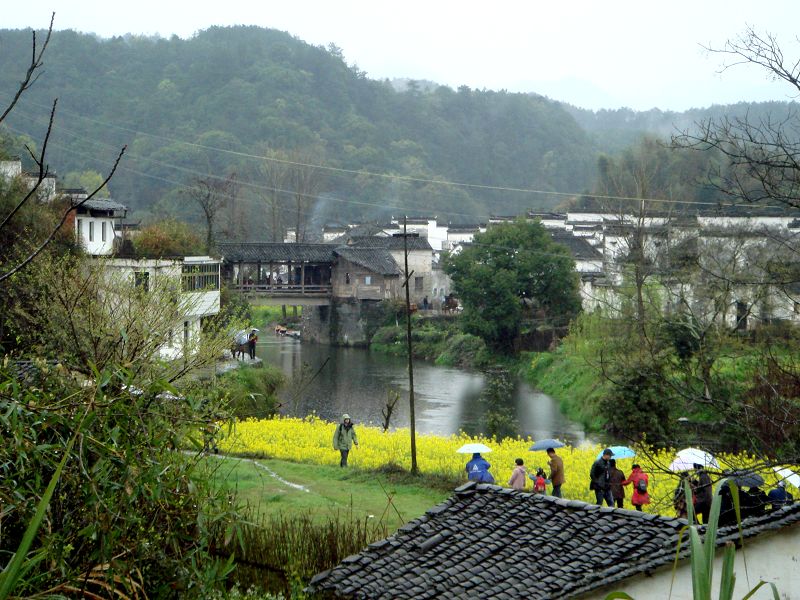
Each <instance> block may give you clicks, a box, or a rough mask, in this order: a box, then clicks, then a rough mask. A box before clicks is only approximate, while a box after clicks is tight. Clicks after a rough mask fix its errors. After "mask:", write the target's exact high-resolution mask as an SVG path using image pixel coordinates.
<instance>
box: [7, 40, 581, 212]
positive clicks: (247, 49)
mask: <svg viewBox="0 0 800 600" xmlns="http://www.w3.org/2000/svg"><path fill="white" fill-rule="evenodd" d="M0 40H2V43H3V53H2V54H0V89H2V90H10V89H14V87H13V83H14V82H15V81H17V80H18V79H19V77H20V75H19V69H20V65H24V64H25V58H26V56H27V54H29V52H30V32H26V31H10V30H3V31H0ZM45 66H46V73H44V74H43V76H42V77H41V78H40V80H39V81H38V82H37V83H36V85H35V86H34V87H33V88H32V89H31V91H30V94H29V96H28V97H27V98H26V102H25V104H24V106H21V107H20V109H19V110H18V111H16V112H15V114H14V115H13V118H12V119H9V124H10V125H11V126H12V127H13V128H14V130H15V131H16V132H17V133H19V132H22V133H25V134H28V135H30V136H31V137H32V138H33V139H41V137H42V135H41V134H42V131H43V128H44V126H45V125H46V120H47V114H48V111H47V107H48V105H49V103H50V102H51V100H52V99H53V98H55V97H58V98H59V99H60V100H59V115H58V119H57V121H56V128H55V132H54V138H53V141H52V152H53V154H52V164H54V165H58V169H59V170H60V171H61V172H62V173H67V172H71V171H81V172H82V171H85V170H94V171H99V172H104V171H106V170H107V169H108V166H109V161H110V160H111V159H112V157H113V155H114V154H115V152H114V149H117V148H119V147H121V146H122V145H124V144H127V145H128V147H129V151H128V155H127V157H126V159H125V162H124V164H123V169H121V170H120V172H119V173H118V174H117V176H115V178H114V182H113V184H112V189H111V192H112V195H113V196H114V197H116V198H117V199H119V200H121V201H123V202H125V203H127V204H128V205H130V206H131V207H133V208H135V209H137V210H138V211H153V210H159V209H160V210H162V211H168V210H171V211H173V212H174V211H177V212H179V213H181V212H182V213H188V212H190V211H189V208H190V207H189V206H186V205H187V202H186V201H185V198H184V199H183V202H181V199H180V198H179V197H176V196H175V195H174V193H173V192H174V191H175V190H176V189H180V187H181V186H182V185H185V184H186V183H187V182H188V181H189V180H191V179H192V178H193V177H197V176H200V177H202V176H206V175H208V174H212V175H224V174H227V173H230V172H236V174H237V177H239V178H240V180H243V181H246V182H248V183H252V184H254V185H259V181H260V178H261V176H260V175H259V173H258V161H257V160H255V159H252V158H247V157H245V156H242V154H241V153H244V154H253V155H259V156H261V155H263V153H264V152H265V149H266V148H267V147H269V148H271V149H280V150H286V151H302V152H303V153H304V155H307V156H313V157H314V161H313V163H314V164H325V165H329V166H330V167H335V168H341V169H347V170H352V171H356V172H358V171H370V172H378V173H390V174H397V175H401V176H405V177H414V178H420V179H425V180H441V179H445V180H450V181H457V182H469V183H473V184H480V185H488V186H491V185H503V186H509V187H515V188H534V189H538V190H559V191H574V190H581V191H582V190H585V189H587V188H588V186H589V185H590V183H591V173H592V168H593V152H592V149H591V147H590V144H589V139H588V137H587V136H586V134H585V133H584V132H583V130H582V129H581V128H580V127H579V126H578V125H577V124H576V123H575V121H574V119H573V118H572V117H571V116H570V115H569V114H568V113H567V112H566V111H565V110H563V109H562V108H561V107H560V106H559V105H558V104H557V103H555V102H552V101H550V100H547V99H545V98H542V97H539V96H533V95H526V94H511V93H507V92H494V91H488V90H481V91H479V90H471V89H469V88H466V87H462V88H459V89H458V91H454V90H452V89H450V88H447V87H437V88H436V89H434V90H433V91H431V92H425V93H423V92H422V91H420V90H418V89H417V88H416V87H415V86H414V85H409V86H406V91H403V92H398V91H395V89H394V88H393V87H392V85H391V84H390V83H389V82H388V81H375V80H371V79H369V78H367V77H366V75H365V74H364V73H363V72H361V71H359V69H358V68H357V67H355V66H350V65H347V64H346V63H345V61H344V60H343V57H342V55H341V53H340V51H339V50H338V49H337V48H335V47H333V46H331V47H329V48H327V49H326V48H322V47H317V46H311V45H309V44H306V43H304V42H302V41H300V40H298V39H296V38H294V37H292V36H291V35H289V34H287V33H284V32H280V31H276V30H269V29H262V28H257V27H212V28H210V29H208V30H205V31H202V32H199V33H198V34H197V35H195V36H194V37H192V38H191V39H187V40H182V39H179V38H177V37H173V38H171V39H161V38H150V37H137V36H127V37H125V38H121V37H117V38H113V39H108V40H103V39H99V38H97V37H95V36H93V35H88V34H81V33H76V32H74V31H60V32H55V33H54V34H53V39H52V41H51V45H50V48H49V49H48V56H47V62H46V65H45ZM182 142H189V143H191V144H195V145H192V146H187V145H186V144H184V143H182ZM209 148H215V149H222V150H228V151H231V152H234V153H231V154H225V153H221V152H219V151H216V150H209ZM324 175H325V182H324V185H323V186H322V188H321V189H320V190H319V191H320V193H321V194H322V196H323V197H327V198H330V199H331V200H330V202H329V203H327V208H326V207H325V206H319V207H317V210H318V213H319V216H325V215H327V216H330V215H337V216H340V217H344V216H345V215H348V214H349V215H350V216H353V215H356V214H357V215H361V216H363V215H364V212H365V208H364V205H363V204H361V205H359V204H354V203H353V202H354V201H355V202H361V203H368V206H369V207H370V208H368V209H367V210H368V211H371V212H374V213H375V215H376V216H379V215H380V214H381V213H382V214H383V215H385V214H386V213H388V212H391V209H392V208H394V207H397V206H406V207H408V209H411V210H413V209H417V210H419V211H422V210H425V211H426V212H428V211H431V210H433V211H443V212H446V211H449V212H450V214H449V215H448V216H447V218H450V219H451V220H455V221H462V222H463V221H469V220H471V219H472V220H474V218H473V217H474V216H475V215H478V214H481V215H485V214H488V213H503V212H513V213H516V212H519V211H520V210H522V209H524V208H527V207H528V206H530V205H543V204H547V203H550V204H552V199H548V198H547V197H546V196H541V197H531V196H528V195H520V194H516V195H511V196H509V195H508V194H499V193H494V192H491V191H487V190H480V191H475V190H472V189H470V188H461V187H449V186H440V185H436V184H435V183H425V182H408V181H406V182H403V181H397V180H392V179H387V178H376V177H369V176H365V175H358V174H356V173H349V172H345V173H342V172H325V173H324ZM263 192H264V190H259V189H258V188H254V187H251V186H245V187H244V188H242V189H240V193H241V194H242V195H244V196H248V197H250V200H251V202H250V203H252V202H257V199H258V198H259V196H260V195H262V194H263ZM422 198H425V200H424V201H423V200H422ZM336 199H346V200H347V201H348V202H346V203H343V202H337V201H336ZM189 204H191V203H189ZM247 206H248V203H245V208H244V209H243V210H245V209H246V208H247Z"/></svg>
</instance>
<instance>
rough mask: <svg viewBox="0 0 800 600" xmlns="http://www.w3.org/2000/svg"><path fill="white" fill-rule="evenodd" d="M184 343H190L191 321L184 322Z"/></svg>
mask: <svg viewBox="0 0 800 600" xmlns="http://www.w3.org/2000/svg"><path fill="white" fill-rule="evenodd" d="M183 345H184V346H188V345H189V321H184V322H183Z"/></svg>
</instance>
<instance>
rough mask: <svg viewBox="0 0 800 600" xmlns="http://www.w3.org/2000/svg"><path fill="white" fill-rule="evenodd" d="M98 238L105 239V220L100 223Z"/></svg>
mask: <svg viewBox="0 0 800 600" xmlns="http://www.w3.org/2000/svg"><path fill="white" fill-rule="evenodd" d="M100 239H101V240H103V241H104V242H105V241H106V222H105V221H103V222H102V223H100Z"/></svg>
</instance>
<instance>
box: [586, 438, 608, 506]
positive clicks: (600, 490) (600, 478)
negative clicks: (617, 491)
mask: <svg viewBox="0 0 800 600" xmlns="http://www.w3.org/2000/svg"><path fill="white" fill-rule="evenodd" d="M613 455H614V453H613V452H612V451H611V449H610V448H606V449H605V450H603V453H602V454H601V455H600V458H598V459H597V460H596V461H594V463H593V464H592V469H591V470H590V471H589V479H590V483H589V489H590V490H594V497H595V501H596V502H597V504H600V505H602V504H603V500H605V502H606V504H607V505H608V506H614V499H613V498H612V497H611V484H610V481H609V475H610V474H609V464H608V461H610V460H611V457H612V456H613Z"/></svg>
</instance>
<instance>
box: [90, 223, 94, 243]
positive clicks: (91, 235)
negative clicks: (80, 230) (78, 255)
mask: <svg viewBox="0 0 800 600" xmlns="http://www.w3.org/2000/svg"><path fill="white" fill-rule="evenodd" d="M89 241H90V242H93V241H94V221H89Z"/></svg>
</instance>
